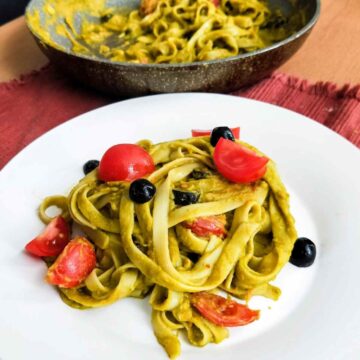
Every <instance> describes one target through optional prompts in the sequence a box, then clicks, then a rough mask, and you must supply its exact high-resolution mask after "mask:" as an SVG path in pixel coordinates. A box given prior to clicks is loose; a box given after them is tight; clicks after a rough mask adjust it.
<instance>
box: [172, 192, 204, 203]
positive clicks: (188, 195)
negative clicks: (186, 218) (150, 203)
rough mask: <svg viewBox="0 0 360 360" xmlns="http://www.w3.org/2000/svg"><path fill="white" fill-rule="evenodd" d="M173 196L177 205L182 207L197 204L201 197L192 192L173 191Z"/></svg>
mask: <svg viewBox="0 0 360 360" xmlns="http://www.w3.org/2000/svg"><path fill="white" fill-rule="evenodd" d="M173 194H174V202H175V204H176V205H181V206H184V205H190V204H195V203H197V201H198V200H199V197H200V195H199V194H198V193H194V192H190V191H181V190H173Z"/></svg>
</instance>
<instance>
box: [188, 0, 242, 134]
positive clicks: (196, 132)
mask: <svg viewBox="0 0 360 360" xmlns="http://www.w3.org/2000/svg"><path fill="white" fill-rule="evenodd" d="M215 5H216V4H215ZM230 130H231V131H232V133H233V135H234V138H235V139H239V138H240V128H239V127H235V128H230ZM211 132H212V130H198V129H194V130H191V136H192V137H198V136H209V135H211Z"/></svg>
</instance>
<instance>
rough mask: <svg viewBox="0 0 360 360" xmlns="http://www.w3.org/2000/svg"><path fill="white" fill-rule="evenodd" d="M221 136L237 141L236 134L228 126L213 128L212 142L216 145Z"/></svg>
mask: <svg viewBox="0 0 360 360" xmlns="http://www.w3.org/2000/svg"><path fill="white" fill-rule="evenodd" d="M220 138H224V139H228V140H231V141H235V137H234V134H233V133H232V131H231V130H230V129H229V128H228V127H227V126H219V127H216V128H214V129H213V131H212V132H211V135H210V144H211V145H212V146H215V145H216V144H217V142H218V141H219V139H220Z"/></svg>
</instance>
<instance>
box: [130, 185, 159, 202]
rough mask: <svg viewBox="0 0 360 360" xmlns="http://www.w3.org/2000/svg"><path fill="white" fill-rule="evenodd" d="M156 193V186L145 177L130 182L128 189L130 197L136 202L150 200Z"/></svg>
mask: <svg viewBox="0 0 360 360" xmlns="http://www.w3.org/2000/svg"><path fill="white" fill-rule="evenodd" d="M155 193H156V187H155V186H154V185H153V184H152V183H151V182H150V181H149V180H146V179H138V180H135V181H133V182H132V183H131V185H130V189H129V196H130V199H131V200H132V201H133V202H135V203H138V204H144V203H146V202H148V201H150V200H151V199H152V198H153V196H154V195H155Z"/></svg>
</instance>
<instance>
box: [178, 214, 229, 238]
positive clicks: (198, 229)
mask: <svg viewBox="0 0 360 360" xmlns="http://www.w3.org/2000/svg"><path fill="white" fill-rule="evenodd" d="M225 224H226V217H225V215H213V216H204V217H198V218H196V219H195V220H193V221H191V222H190V221H185V222H184V223H183V226H184V227H186V228H187V229H190V230H191V231H192V232H193V233H194V234H196V235H198V236H210V235H217V236H223V235H225V233H226V229H225Z"/></svg>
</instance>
